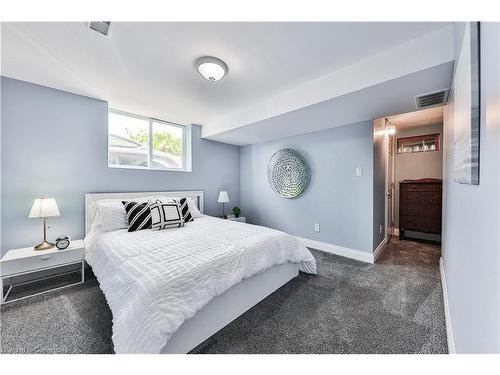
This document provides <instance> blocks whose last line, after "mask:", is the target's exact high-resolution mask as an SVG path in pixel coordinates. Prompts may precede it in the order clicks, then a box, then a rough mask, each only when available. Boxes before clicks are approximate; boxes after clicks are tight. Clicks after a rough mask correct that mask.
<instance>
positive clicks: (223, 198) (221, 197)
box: [217, 191, 229, 203]
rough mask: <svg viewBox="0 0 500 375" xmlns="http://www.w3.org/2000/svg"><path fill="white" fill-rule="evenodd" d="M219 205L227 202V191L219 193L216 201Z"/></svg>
mask: <svg viewBox="0 0 500 375" xmlns="http://www.w3.org/2000/svg"><path fill="white" fill-rule="evenodd" d="M217 202H219V203H227V202H229V195H228V194H227V191H221V192H220V193H219V199H218V200H217Z"/></svg>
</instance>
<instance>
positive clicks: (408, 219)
mask: <svg viewBox="0 0 500 375" xmlns="http://www.w3.org/2000/svg"><path fill="white" fill-rule="evenodd" d="M399 229H400V230H413V231H416V232H424V233H436V234H439V233H441V217H425V216H413V215H405V216H403V217H401V218H400V223H399Z"/></svg>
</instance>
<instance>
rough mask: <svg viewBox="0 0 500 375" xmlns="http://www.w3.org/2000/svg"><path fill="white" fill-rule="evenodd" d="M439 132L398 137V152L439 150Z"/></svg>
mask: <svg viewBox="0 0 500 375" xmlns="http://www.w3.org/2000/svg"><path fill="white" fill-rule="evenodd" d="M439 146H440V142H439V133H437V134H426V135H418V136H414V137H405V138H398V142H397V153H398V154H410V153H415V152H429V151H439Z"/></svg>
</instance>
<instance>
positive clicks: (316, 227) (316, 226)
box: [314, 224, 319, 232]
mask: <svg viewBox="0 0 500 375" xmlns="http://www.w3.org/2000/svg"><path fill="white" fill-rule="evenodd" d="M314 231H315V232H319V224H314Z"/></svg>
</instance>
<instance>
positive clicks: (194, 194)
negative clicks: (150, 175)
mask: <svg viewBox="0 0 500 375" xmlns="http://www.w3.org/2000/svg"><path fill="white" fill-rule="evenodd" d="M148 196H164V197H165V196H166V197H186V198H193V199H194V200H195V202H196V203H197V206H198V209H199V210H200V212H201V213H203V209H204V207H203V203H204V202H203V191H202V190H187V191H140V192H133V193H91V194H85V235H87V233H88V232H89V231H90V226H91V224H92V220H93V219H94V216H95V207H93V206H92V205H91V204H92V203H93V202H95V201H98V200H101V199H124V200H127V199H131V198H141V197H148Z"/></svg>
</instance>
